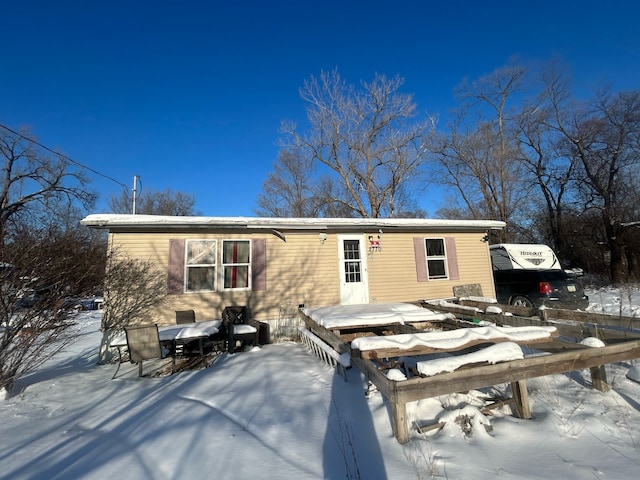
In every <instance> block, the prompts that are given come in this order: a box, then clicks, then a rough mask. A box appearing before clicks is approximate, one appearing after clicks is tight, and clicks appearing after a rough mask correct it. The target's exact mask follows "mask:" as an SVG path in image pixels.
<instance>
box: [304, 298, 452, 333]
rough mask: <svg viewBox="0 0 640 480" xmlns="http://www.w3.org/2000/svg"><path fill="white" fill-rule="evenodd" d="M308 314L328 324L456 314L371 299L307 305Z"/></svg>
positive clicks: (362, 323)
mask: <svg viewBox="0 0 640 480" xmlns="http://www.w3.org/2000/svg"><path fill="white" fill-rule="evenodd" d="M304 314H305V315H307V316H308V317H310V318H311V319H313V320H314V321H315V322H316V323H318V324H319V325H321V326H323V327H325V328H344V327H358V326H367V325H391V324H404V323H410V322H427V321H437V320H445V319H447V318H453V315H451V314H449V313H436V312H433V311H432V310H428V309H426V308H422V307H418V306H417V305H412V304H410V303H371V304H360V305H332V306H328V307H315V308H305V309H304Z"/></svg>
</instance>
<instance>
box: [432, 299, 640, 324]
mask: <svg viewBox="0 0 640 480" xmlns="http://www.w3.org/2000/svg"><path fill="white" fill-rule="evenodd" d="M460 304H461V305H465V306H470V307H477V308H481V309H482V310H485V309H486V308H487V307H488V306H490V305H494V306H497V307H500V309H502V311H503V312H508V313H512V314H514V315H515V316H521V317H533V316H538V315H539V314H540V312H539V311H538V310H537V309H535V308H528V307H514V306H511V305H503V304H496V303H485V302H479V301H473V300H461V301H460ZM428 308H431V306H430V305H429V306H428ZM544 315H545V316H546V318H547V319H549V320H570V321H575V322H579V323H587V324H599V325H602V326H607V327H613V328H621V329H625V330H640V318H638V317H629V316H623V315H611V314H606V313H595V312H584V311H581V310H566V309H559V308H545V309H544Z"/></svg>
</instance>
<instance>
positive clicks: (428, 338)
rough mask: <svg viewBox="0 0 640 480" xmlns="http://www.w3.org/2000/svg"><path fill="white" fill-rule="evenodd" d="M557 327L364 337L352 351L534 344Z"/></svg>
mask: <svg viewBox="0 0 640 480" xmlns="http://www.w3.org/2000/svg"><path fill="white" fill-rule="evenodd" d="M555 332H556V327H552V326H540V327H531V326H525V327H496V326H489V327H474V328H459V329H456V330H448V331H437V332H424V333H402V334H399V335H386V336H377V337H360V338H356V339H354V340H353V341H352V342H351V348H354V349H357V350H360V351H367V350H377V349H399V350H409V349H411V348H414V347H429V348H433V349H442V350H455V349H456V348H461V347H462V346H464V345H467V344H470V343H474V342H475V343H477V342H479V341H482V342H484V341H486V342H490V341H492V340H498V339H500V340H509V341H512V342H531V341H535V340H543V339H545V338H549V337H551V336H552V335H553V334H554V333H555Z"/></svg>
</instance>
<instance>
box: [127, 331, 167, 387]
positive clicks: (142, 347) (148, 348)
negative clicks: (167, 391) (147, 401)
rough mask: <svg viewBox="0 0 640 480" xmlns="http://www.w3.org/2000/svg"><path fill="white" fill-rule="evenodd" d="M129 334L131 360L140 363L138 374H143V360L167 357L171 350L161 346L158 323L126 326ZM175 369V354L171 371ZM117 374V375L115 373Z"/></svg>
mask: <svg viewBox="0 0 640 480" xmlns="http://www.w3.org/2000/svg"><path fill="white" fill-rule="evenodd" d="M124 331H125V335H126V336H127V349H128V350H129V360H130V361H131V363H137V364H138V376H139V377H141V376H142V362H143V361H144V360H151V359H154V358H165V357H167V356H168V355H169V354H171V353H172V352H171V351H168V350H167V351H163V349H162V347H161V346H160V336H159V335H158V325H156V324H151V325H135V326H131V327H125V328H124ZM174 370H175V355H174V356H173V359H172V364H171V373H173V371H174ZM114 376H115V375H114Z"/></svg>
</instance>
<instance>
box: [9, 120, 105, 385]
mask: <svg viewBox="0 0 640 480" xmlns="http://www.w3.org/2000/svg"><path fill="white" fill-rule="evenodd" d="M0 160H1V161H2V171H1V175H0V176H1V180H0V293H1V295H0V389H2V388H4V389H5V390H6V391H8V392H10V391H11V389H12V388H13V386H14V384H15V382H16V380H18V379H19V378H20V377H22V376H24V375H26V374H27V373H29V372H32V371H33V370H34V369H35V368H36V367H38V366H39V365H40V364H42V362H44V361H45V360H46V359H48V358H49V357H50V356H51V355H53V354H55V353H56V352H57V351H59V350H60V349H62V348H64V346H65V345H66V344H68V343H69V342H70V341H71V339H72V330H73V325H74V322H73V320H72V318H70V317H69V309H68V308H67V305H65V303H64V298H65V296H67V295H68V294H69V293H70V292H72V291H73V289H74V284H75V288H78V285H81V284H83V280H82V277H83V272H82V271H81V268H80V266H79V264H78V261H77V260H78V258H79V250H75V251H73V252H70V251H68V250H65V249H62V248H60V247H61V246H63V245H64V244H65V243H64V238H65V237H64V234H65V230H64V229H61V228H59V226H60V225H56V224H55V222H52V221H50V219H51V218H59V212H60V211H66V210H68V207H70V206H72V205H73V204H74V202H80V204H82V205H83V206H86V207H88V206H90V205H91V204H92V202H93V200H94V195H92V194H91V193H90V192H88V191H87V190H86V189H85V185H86V183H87V180H86V178H85V177H84V175H82V172H81V171H80V170H79V169H78V168H77V165H76V164H74V163H73V162H72V161H70V159H68V158H67V157H65V156H63V155H61V154H57V155H55V156H50V155H49V154H48V153H46V152H45V151H44V150H43V149H42V147H41V146H40V145H39V144H38V143H37V142H36V141H35V140H34V139H32V138H29V137H28V136H27V132H26V131H22V132H14V131H12V130H10V129H8V128H6V127H2V129H1V130H0ZM67 240H68V238H67ZM70 255H72V258H70Z"/></svg>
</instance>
